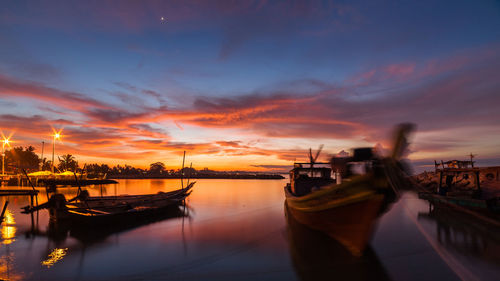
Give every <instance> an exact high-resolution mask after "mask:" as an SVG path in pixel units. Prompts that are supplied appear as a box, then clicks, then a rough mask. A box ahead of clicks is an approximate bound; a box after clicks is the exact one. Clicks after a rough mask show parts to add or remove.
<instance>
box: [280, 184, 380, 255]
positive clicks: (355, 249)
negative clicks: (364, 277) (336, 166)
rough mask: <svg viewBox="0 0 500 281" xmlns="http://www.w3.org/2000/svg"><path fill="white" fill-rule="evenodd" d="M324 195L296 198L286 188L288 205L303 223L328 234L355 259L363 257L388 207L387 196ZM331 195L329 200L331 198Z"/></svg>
mask: <svg viewBox="0 0 500 281" xmlns="http://www.w3.org/2000/svg"><path fill="white" fill-rule="evenodd" d="M337 192H338V190H335V189H334V188H332V191H331V192H328V191H324V192H323V193H325V194H323V196H322V197H323V198H327V199H328V200H322V201H319V200H318V199H315V198H306V200H301V199H304V198H301V197H295V196H293V194H292V193H291V192H290V190H288V188H287V187H285V194H286V198H287V199H286V205H287V208H288V212H289V214H290V215H292V216H293V217H294V219H295V220H297V221H298V222H299V223H301V224H303V225H305V226H307V227H309V228H312V229H315V230H319V231H322V232H324V233H326V234H328V235H329V236H330V237H332V238H334V239H335V240H337V241H338V242H340V243H341V244H342V245H344V247H346V248H347V249H348V250H349V251H350V252H351V253H352V254H353V255H355V256H360V255H362V254H363V251H364V250H365V248H366V246H367V244H368V243H369V242H370V239H371V237H372V235H373V232H374V230H375V226H376V222H377V219H378V217H379V216H380V214H381V211H382V210H383V209H384V205H385V204H386V203H387V202H386V200H385V199H386V198H385V196H384V194H380V193H376V192H375V191H374V190H370V189H368V188H366V189H364V188H359V189H358V190H355V191H354V192H352V193H350V192H338V194H339V195H337V196H336V194H337ZM328 195H329V196H328Z"/></svg>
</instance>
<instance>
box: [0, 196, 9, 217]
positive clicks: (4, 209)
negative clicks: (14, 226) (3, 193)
mask: <svg viewBox="0 0 500 281" xmlns="http://www.w3.org/2000/svg"><path fill="white" fill-rule="evenodd" d="M7 205H9V201H5V204H4V205H3V209H2V214H1V215H0V218H1V221H2V222H3V217H4V215H5V211H6V210H7Z"/></svg>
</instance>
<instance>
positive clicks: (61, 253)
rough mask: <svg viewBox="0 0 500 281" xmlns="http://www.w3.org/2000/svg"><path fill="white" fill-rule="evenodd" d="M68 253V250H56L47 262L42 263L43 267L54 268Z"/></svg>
mask: <svg viewBox="0 0 500 281" xmlns="http://www.w3.org/2000/svg"><path fill="white" fill-rule="evenodd" d="M67 251H68V248H65V249H60V248H55V249H54V250H53V251H52V252H51V253H50V254H49V256H48V257H47V259H46V260H44V261H42V265H44V266H46V267H47V268H50V267H51V266H53V265H54V264H55V263H56V262H58V261H60V260H62V259H63V258H64V256H65V255H66V253H67Z"/></svg>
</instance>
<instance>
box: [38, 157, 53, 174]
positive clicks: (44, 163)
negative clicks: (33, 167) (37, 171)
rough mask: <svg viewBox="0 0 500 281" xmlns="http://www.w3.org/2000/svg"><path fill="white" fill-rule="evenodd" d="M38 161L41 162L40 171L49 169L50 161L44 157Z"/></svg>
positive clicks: (50, 166)
mask: <svg viewBox="0 0 500 281" xmlns="http://www.w3.org/2000/svg"><path fill="white" fill-rule="evenodd" d="M40 162H41V164H42V171H50V169H51V168H52V161H50V160H47V158H45V157H44V158H43V159H42V160H41V161H40Z"/></svg>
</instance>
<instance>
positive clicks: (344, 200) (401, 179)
mask: <svg viewBox="0 0 500 281" xmlns="http://www.w3.org/2000/svg"><path fill="white" fill-rule="evenodd" d="M413 128H414V125H412V124H401V125H400V126H398V128H397V130H396V131H397V133H396V141H395V144H394V148H393V152H392V154H391V156H389V157H382V156H379V155H377V153H375V152H374V151H373V149H372V148H357V149H354V150H353V156H352V157H339V158H337V157H334V158H332V159H331V161H330V162H329V163H317V162H316V159H317V158H318V155H319V152H320V151H321V148H320V149H319V150H318V153H316V156H315V157H313V156H312V151H311V150H309V160H310V161H309V162H308V163H295V164H294V168H293V169H292V170H291V171H290V183H289V184H287V185H286V186H285V197H286V204H287V206H288V210H289V213H290V215H291V216H293V217H294V219H295V220H297V221H298V222H300V223H301V224H304V225H306V226H308V227H310V228H312V229H315V230H319V231H322V232H324V233H326V234H328V235H329V236H330V237H332V238H334V239H335V240H337V241H338V242H340V243H341V244H342V245H343V246H344V247H346V248H347V249H348V250H349V251H350V252H351V254H353V255H354V256H361V255H363V252H364V250H365V248H366V246H367V244H368V243H369V241H370V239H371V236H372V234H373V231H374V229H375V225H376V222H377V219H378V218H379V217H380V215H381V214H383V213H384V212H385V211H386V210H387V209H388V207H389V206H390V205H391V203H392V202H394V201H395V200H396V199H397V197H398V194H399V193H398V187H399V186H401V185H403V184H404V183H405V174H404V171H403V170H404V169H403V168H402V167H403V164H402V163H401V162H400V158H401V155H402V153H403V151H404V150H405V149H406V147H407V145H408V142H407V135H408V134H409V133H410V132H411V131H412V130H413ZM314 165H323V167H318V166H316V167H315V166H314ZM324 165H330V166H329V167H324ZM332 170H333V171H334V172H335V179H333V178H332V176H331V174H332Z"/></svg>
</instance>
